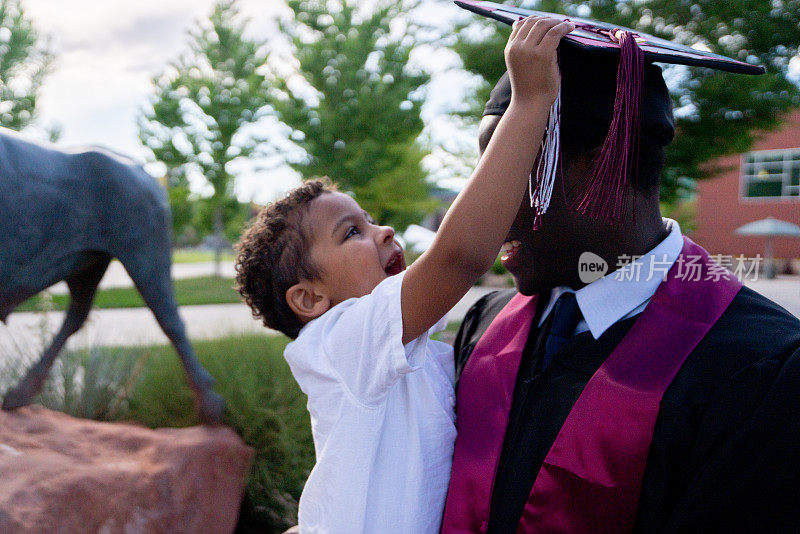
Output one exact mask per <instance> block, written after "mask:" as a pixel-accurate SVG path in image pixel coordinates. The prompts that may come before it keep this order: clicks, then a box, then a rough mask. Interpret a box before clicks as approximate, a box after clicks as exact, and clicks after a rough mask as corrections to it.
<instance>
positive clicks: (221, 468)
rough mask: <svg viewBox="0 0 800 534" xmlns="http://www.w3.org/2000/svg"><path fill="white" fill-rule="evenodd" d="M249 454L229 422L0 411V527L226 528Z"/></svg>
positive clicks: (112, 532) (110, 533)
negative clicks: (153, 426) (161, 422)
mask: <svg viewBox="0 0 800 534" xmlns="http://www.w3.org/2000/svg"><path fill="white" fill-rule="evenodd" d="M251 458H252V450H251V449H250V448H249V447H247V446H245V445H244V443H242V440H241V439H240V438H239V436H237V435H236V434H235V433H234V432H233V431H232V430H231V429H229V428H226V427H210V426H196V427H192V428H183V429H158V430H150V429H147V428H144V427H140V426H135V425H132V424H121V423H99V422H96V421H88V420H85V419H75V418H74V417H70V416H68V415H65V414H62V413H58V412H53V411H50V410H46V409H44V408H41V407H33V406H31V407H26V408H20V409H18V410H16V411H13V412H4V411H0V532H2V533H15V534H16V533H47V534H51V533H65V534H66V533H70V534H71V533H89V532H90V533H100V534H116V533H124V534H129V533H130V534H133V533H136V534H139V533H142V534H144V533H169V534H173V533H181V532H185V533H192V534H195V533H206V532H207V533H214V534H217V533H225V532H232V531H233V529H234V528H235V526H236V520H237V517H238V513H239V504H240V502H241V499H242V494H243V491H244V483H245V477H246V476H247V472H248V469H249V467H250V460H251Z"/></svg>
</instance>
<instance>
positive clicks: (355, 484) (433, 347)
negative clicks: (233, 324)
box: [284, 273, 456, 534]
mask: <svg viewBox="0 0 800 534" xmlns="http://www.w3.org/2000/svg"><path fill="white" fill-rule="evenodd" d="M404 274H405V273H401V274H398V275H395V276H391V277H389V278H387V279H386V280H384V281H383V282H381V283H380V284H379V285H378V286H377V287H376V288H375V289H374V290H373V291H372V293H370V294H369V295H366V296H364V297H361V298H353V299H349V300H347V301H345V302H342V303H340V304H338V305H337V306H335V307H333V308H331V309H330V310H328V311H327V312H326V313H325V314H323V315H322V316H321V317H319V318H317V319H315V320H313V321H311V322H310V323H308V324H307V325H305V326H304V327H303V329H302V330H301V331H300V335H299V336H298V337H297V339H296V340H295V341H293V342H291V343H290V344H289V345H287V347H286V351H285V353H284V356H285V357H286V361H287V362H289V366H290V367H291V370H292V374H294V377H295V379H296V380H297V382H298V384H299V385H300V388H301V389H302V390H303V392H304V393H305V394H306V395H308V411H309V412H310V414H311V431H312V434H313V436H314V449H315V451H316V457H317V463H316V465H315V466H314V469H313V470H312V471H311V475H310V476H309V477H308V481H307V482H306V485H305V488H304V489H303V494H302V496H301V497H300V510H299V522H300V532H301V533H302V534H312V533H340V532H341V533H345V532H346V533H359V532H362V533H372V532H374V533H379V534H387V533H398V534H399V533H409V534H412V533H413V534H425V533H428V532H430V533H437V532H439V528H440V526H441V520H442V513H443V510H444V502H445V497H446V495H447V486H448V483H449V480H450V465H451V463H452V458H453V444H454V442H455V437H456V429H455V424H454V418H455V415H454V405H455V392H454V381H455V377H454V375H455V369H454V363H453V349H452V347H450V346H449V345H447V344H446V343H442V342H440V341H434V340H430V339H428V336H429V335H430V334H432V333H433V332H434V331H436V330H440V329H441V328H442V327H443V324H444V321H440V322H439V324H438V325H436V326H435V327H434V328H432V329H431V330H430V331H428V332H427V333H426V334H424V335H422V336H420V337H418V338H417V339H415V340H414V341H412V342H411V343H409V344H407V345H405V347H404V346H403V343H402V338H403V319H402V314H401V307H400V287H401V284H402V281H403V278H404Z"/></svg>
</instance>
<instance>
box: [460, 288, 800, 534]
mask: <svg viewBox="0 0 800 534" xmlns="http://www.w3.org/2000/svg"><path fill="white" fill-rule="evenodd" d="M514 293H515V292H514V290H507V291H501V292H495V293H491V294H489V295H487V296H485V297H483V298H482V299H481V300H479V301H478V302H477V303H476V304H475V305H474V306H473V307H472V308H471V309H470V310H469V312H468V313H467V315H466V316H465V318H464V322H463V324H462V325H461V328H460V329H459V331H458V334H457V337H456V341H455V354H456V376H457V377H458V376H459V375H460V372H461V370H462V369H463V367H464V365H465V364H466V362H467V360H468V358H469V355H470V354H471V352H472V349H473V348H474V347H475V344H476V343H477V342H478V339H479V338H480V336H481V335H482V334H483V332H485V331H486V328H488V326H489V324H490V323H491V322H492V320H493V319H494V317H495V316H496V315H497V314H498V313H499V312H500V310H501V309H502V308H503V306H505V304H506V303H507V302H508V301H509V300H510V299H511V297H512V296H513V295H514ZM637 318H638V317H632V318H629V319H626V320H623V321H620V322H618V323H616V324H615V325H613V326H612V327H611V328H609V329H608V330H607V331H606V332H604V333H603V335H602V336H601V337H600V339H598V340H594V339H593V338H592V336H591V334H590V333H588V332H585V333H582V334H578V335H576V336H574V337H573V338H572V339H570V340H569V341H568V342H567V344H566V345H564V346H563V347H562V348H561V349H560V350H559V352H557V353H556V355H555V357H554V359H553V362H552V363H551V364H550V365H549V366H548V367H547V368H546V369H545V370H544V371H543V372H539V369H538V366H537V360H538V348H539V347H537V345H538V344H541V339H540V338H541V337H543V336H540V335H539V334H540V332H539V329H538V328H537V327H536V326H534V327H532V328H531V335H530V336H529V339H528V343H527V344H526V348H525V352H524V354H523V361H522V364H521V365H520V371H519V374H518V376H517V385H516V389H515V392H514V401H513V403H512V408H511V415H510V418H509V425H508V429H507V432H506V437H505V441H504V444H503V452H502V455H501V458H500V463H499V466H498V470H497V476H496V479H495V484H494V488H493V493H492V504H491V511H490V518H489V532H490V533H492V534H501V533H513V532H514V531H515V529H516V526H517V523H518V521H519V518H520V515H521V513H522V509H523V507H524V505H525V502H526V501H527V498H528V496H529V494H530V491H531V488H532V487H533V482H534V480H535V478H536V475H537V473H538V471H539V469H540V467H541V464H542V462H543V460H544V457H545V456H546V454H547V452H548V451H549V449H550V447H551V446H552V444H553V442H554V441H555V438H556V435H557V434H558V431H559V430H560V428H561V426H562V425H563V423H564V421H565V420H566V418H567V415H568V414H569V412H570V410H571V409H572V405H573V404H574V403H575V401H576V400H577V398H578V396H579V395H580V393H581V392H582V391H583V388H584V387H585V386H586V384H587V382H588V381H589V379H590V378H591V376H592V375H593V374H594V372H595V371H596V370H597V369H598V368H599V367H600V365H601V364H602V363H603V361H604V360H605V359H606V358H607V357H608V356H609V354H610V353H611V351H612V350H613V348H614V347H615V346H616V345H617V344H618V343H619V342H620V340H621V339H622V338H623V337H624V336H625V334H626V333H627V332H628V330H629V329H630V328H631V326H632V325H633V323H634V322H635V321H636V319H637ZM537 323H538V320H535V321H534V324H537ZM537 340H538V343H537ZM456 410H458V407H456ZM634 531H635V532H647V533H651V532H659V533H661V532H664V533H673V532H800V321H798V320H797V318H795V317H794V316H792V315H791V314H790V313H788V312H787V311H786V310H784V309H783V308H781V307H780V306H778V305H777V304H775V303H774V302H772V301H770V300H768V299H766V298H765V297H763V296H761V295H759V294H758V293H755V292H754V291H752V290H750V289H748V288H743V289H742V290H741V291H740V292H739V293H738V294H737V296H736V297H735V298H734V300H733V302H732V303H731V305H730V306H729V307H728V309H727V310H726V311H725V312H724V314H723V315H722V317H721V318H720V320H719V321H718V322H717V323H716V324H715V325H714V326H713V327H712V329H711V331H710V332H709V333H708V334H707V335H706V337H705V338H704V339H703V340H702V341H701V342H700V344H699V345H698V346H697V348H696V349H695V350H694V351H693V352H692V353H691V354H690V355H689V357H688V358H687V360H686V362H685V363H684V365H683V367H682V368H681V370H680V371H679V373H678V374H677V376H676V377H675V379H674V380H673V382H672V383H671V384H670V386H669V388H668V389H667V390H666V392H665V394H664V397H663V399H662V402H661V408H660V410H659V413H658V418H657V420H656V425H655V429H654V432H653V440H652V443H651V446H650V451H649V453H648V458H647V465H646V470H645V474H644V479H643V482H642V494H641V497H640V500H639V507H638V510H637V518H636V525H635V529H634Z"/></svg>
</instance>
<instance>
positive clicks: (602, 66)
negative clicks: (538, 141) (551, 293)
mask: <svg viewBox="0 0 800 534" xmlns="http://www.w3.org/2000/svg"><path fill="white" fill-rule="evenodd" d="M455 3H456V5H458V6H459V7H462V8H464V9H467V10H469V11H472V12H474V13H477V14H479V15H483V16H485V17H488V18H492V19H495V20H498V21H500V22H503V23H506V24H509V25H510V24H513V23H514V22H515V21H517V20H519V19H521V18H524V17H529V16H541V17H549V18H555V19H559V20H569V21H570V22H572V23H573V24H575V29H574V30H573V31H572V32H570V33H569V34H567V35H566V36H565V37H564V38H563V39H562V43H561V44H562V46H560V47H559V67H560V70H561V76H562V83H561V93H560V94H559V96H558V98H557V99H556V101H555V102H554V103H553V107H552V109H551V112H550V120H549V124H548V127H547V131H546V133H545V137H544V139H543V141H542V149H541V151H540V152H539V157H538V159H537V162H536V166H535V168H534V174H535V175H536V176H535V177H534V176H533V175H532V176H531V183H530V198H531V206H532V207H533V208H534V209H535V211H536V218H535V221H534V228H537V227H538V225H539V223H540V220H541V215H542V214H544V213H545V211H546V210H547V206H548V204H549V202H550V196H551V194H552V190H553V183H554V181H555V176H556V172H557V170H558V167H559V165H558V160H559V157H560V151H561V144H562V138H563V141H565V144H569V145H570V146H573V147H582V148H584V149H594V148H597V147H599V151H598V152H597V154H596V155H595V156H594V158H593V159H592V162H591V164H590V167H589V170H588V171H587V180H584V181H583V182H584V183H582V184H581V185H582V189H581V190H580V191H578V193H577V195H576V196H575V198H574V199H572V200H571V204H572V206H573V207H574V208H575V209H576V210H577V211H579V212H581V213H584V214H587V215H589V216H590V217H593V218H596V219H604V220H606V221H609V222H616V221H619V220H620V219H621V218H622V215H623V209H624V206H625V196H626V194H627V191H628V188H627V180H628V177H629V176H630V175H631V174H633V173H634V171H635V168H636V164H637V161H638V149H639V140H640V137H641V138H645V139H647V140H648V142H649V143H651V144H655V145H658V146H664V145H666V144H668V143H669V142H670V141H671V140H672V137H673V136H674V131H675V130H674V121H673V117H672V103H671V99H670V96H669V92H668V91H667V87H666V84H665V83H664V79H663V77H662V75H661V69H659V68H658V67H656V66H655V65H652V63H653V62H662V63H671V64H678V65H691V66H700V67H708V68H712V69H716V70H722V71H728V72H734V73H742V74H763V73H764V72H765V70H764V68H763V67H761V66H758V65H752V64H749V63H744V62H741V61H736V60H734V59H730V58H727V57H724V56H720V55H718V54H713V53H711V52H706V51H703V50H696V49H694V48H690V47H687V46H683V45H679V44H675V43H672V42H670V41H667V40H665V39H661V38H658V37H655V36H652V35H648V34H645V33H642V32H639V31H636V30H632V29H630V28H625V27H620V26H614V25H611V24H606V23H603V22H597V21H593V20H589V19H584V18H578V17H568V16H566V15H559V14H554V13H545V12H542V11H534V10H529V9H521V8H517V7H513V6H506V5H502V4H496V3H494V2H484V1H478V0H456V2H455ZM510 99H511V84H510V82H509V80H508V74H507V73H506V74H505V75H504V76H503V77H502V78H501V79H500V81H499V82H498V84H497V86H495V88H494V89H493V90H492V96H491V98H490V100H489V102H488V103H487V105H486V108H485V110H484V115H502V114H503V113H504V112H505V110H506V108H507V107H508V104H509V102H510Z"/></svg>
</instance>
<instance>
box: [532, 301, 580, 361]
mask: <svg viewBox="0 0 800 534" xmlns="http://www.w3.org/2000/svg"><path fill="white" fill-rule="evenodd" d="M550 313H551V314H552V319H551V321H550V332H549V333H548V334H547V340H546V341H545V344H544V354H543V355H542V359H541V367H540V369H541V370H542V371H544V370H545V369H546V368H547V366H548V365H550V362H551V361H553V355H554V354H555V353H556V352H558V349H560V348H561V347H562V346H563V345H564V343H566V342H567V340H568V339H569V338H571V337H572V333H573V332H574V331H575V327H576V326H577V325H578V321H580V318H581V314H580V310H579V309H578V302H577V301H576V300H575V293H569V292H568V293H563V294H562V295H561V296H560V297H558V300H557V301H556V304H555V306H553V310H552V311H551V312H550Z"/></svg>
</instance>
